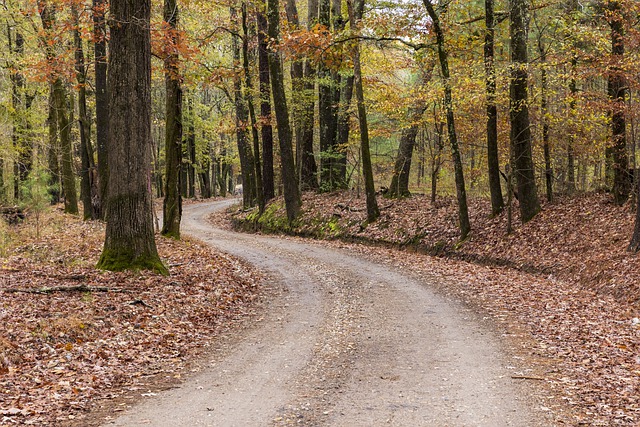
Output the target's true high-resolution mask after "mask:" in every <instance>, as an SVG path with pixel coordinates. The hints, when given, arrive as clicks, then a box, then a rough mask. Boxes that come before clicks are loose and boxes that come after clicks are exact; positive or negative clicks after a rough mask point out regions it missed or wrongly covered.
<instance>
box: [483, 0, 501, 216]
mask: <svg viewBox="0 0 640 427" xmlns="http://www.w3.org/2000/svg"><path fill="white" fill-rule="evenodd" d="M484 5H485V22H486V33H485V37H484V69H485V75H486V80H485V87H486V94H487V95H486V97H487V167H488V177H489V192H490V193H491V213H492V214H493V215H497V214H499V213H500V212H502V209H504V199H503V198H502V186H501V185H500V159H499V156H498V108H497V106H496V70H495V64H494V56H495V54H494V50H495V49H494V44H495V43H494V40H495V24H496V22H495V15H494V9H493V5H494V0H485V2H484Z"/></svg>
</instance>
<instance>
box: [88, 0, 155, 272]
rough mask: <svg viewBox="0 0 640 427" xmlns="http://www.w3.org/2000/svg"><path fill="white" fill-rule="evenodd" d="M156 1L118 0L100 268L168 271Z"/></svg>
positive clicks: (111, 43)
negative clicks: (154, 64)
mask: <svg viewBox="0 0 640 427" xmlns="http://www.w3.org/2000/svg"><path fill="white" fill-rule="evenodd" d="M150 13H151V4H150V0H113V1H112V2H111V19H112V22H113V25H112V26H111V28H110V30H111V31H110V34H111V36H110V40H109V51H110V53H111V54H110V55H109V78H108V82H109V83H108V84H109V87H108V93H109V111H110V112H111V115H110V118H109V138H108V144H107V149H108V152H109V167H110V170H109V171H110V173H109V182H108V195H109V198H108V200H107V212H106V220H107V229H106V233H105V242H104V248H103V251H102V255H101V256H100V260H99V261H98V268H101V269H105V270H114V271H120V270H129V269H131V270H138V269H149V270H153V271H156V272H159V273H162V274H168V271H167V269H166V267H165V266H164V265H163V264H162V262H161V261H160V257H159V256H158V251H157V249H156V243H155V239H154V235H153V216H152V209H153V204H152V194H151V150H152V141H151V114H150V113H151V110H150V108H151V90H150V88H151V33H150Z"/></svg>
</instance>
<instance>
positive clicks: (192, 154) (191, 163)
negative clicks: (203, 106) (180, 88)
mask: <svg viewBox="0 0 640 427" xmlns="http://www.w3.org/2000/svg"><path fill="white" fill-rule="evenodd" d="M187 109H188V114H189V121H188V123H189V127H188V128H187V138H186V142H187V144H186V149H187V164H186V167H187V178H188V184H187V195H188V196H189V197H190V198H192V199H193V198H195V197H196V163H197V160H196V129H195V123H194V120H195V118H194V115H193V96H190V97H189V98H188V101H187Z"/></svg>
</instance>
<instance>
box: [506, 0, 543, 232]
mask: <svg viewBox="0 0 640 427" xmlns="http://www.w3.org/2000/svg"><path fill="white" fill-rule="evenodd" d="M528 6H529V2H528V1H527V0H511V1H510V4H509V14H510V15H509V16H510V18H511V22H510V26H509V34H510V41H511V84H510V108H509V119H510V122H511V136H510V139H511V158H512V162H513V173H514V175H515V178H516V184H517V187H518V201H519V203H520V219H521V220H522V222H527V221H529V220H530V219H531V218H533V217H534V216H535V215H536V214H537V213H538V212H539V211H540V202H539V201H538V194H537V190H536V182H535V171H534V166H533V154H532V151H531V126H530V123H529V106H528V101H529V99H528V98H529V97H528V90H527V85H528V72H527V64H528V55H527V34H528V30H527V25H528V18H527V15H528Z"/></svg>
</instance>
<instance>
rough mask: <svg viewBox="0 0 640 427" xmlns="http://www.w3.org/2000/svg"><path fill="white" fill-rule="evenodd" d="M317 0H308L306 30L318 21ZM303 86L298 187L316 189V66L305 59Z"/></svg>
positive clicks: (310, 29)
mask: <svg viewBox="0 0 640 427" xmlns="http://www.w3.org/2000/svg"><path fill="white" fill-rule="evenodd" d="M317 21H318V0H309V2H308V12H307V31H312V29H313V27H314V26H315V25H316V24H317V23H318V22H317ZM302 81H303V86H302V91H303V92H302V95H301V101H300V102H301V104H302V105H301V108H300V111H301V112H302V114H301V117H300V121H301V123H300V129H299V130H300V147H299V149H300V151H301V152H300V154H299V157H298V158H299V160H298V161H299V164H298V168H299V170H300V172H299V174H300V187H301V188H303V189H311V190H317V189H318V176H317V175H318V165H317V163H316V158H315V156H314V152H313V133H314V131H313V129H314V121H315V119H314V116H315V95H314V88H315V81H316V68H315V67H314V64H313V63H312V62H311V61H310V60H309V59H306V60H305V61H304V66H303V79H302Z"/></svg>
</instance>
